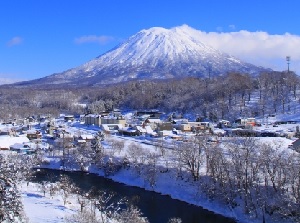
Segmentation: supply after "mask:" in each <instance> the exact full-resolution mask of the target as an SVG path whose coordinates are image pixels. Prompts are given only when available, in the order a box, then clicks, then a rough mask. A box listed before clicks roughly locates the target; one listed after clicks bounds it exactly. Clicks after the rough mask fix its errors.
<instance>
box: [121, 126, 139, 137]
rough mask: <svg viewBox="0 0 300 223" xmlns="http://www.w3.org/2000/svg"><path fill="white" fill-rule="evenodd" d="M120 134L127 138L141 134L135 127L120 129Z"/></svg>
mask: <svg viewBox="0 0 300 223" xmlns="http://www.w3.org/2000/svg"><path fill="white" fill-rule="evenodd" d="M119 133H120V134H121V135H125V136H139V135H141V132H140V131H139V130H138V129H137V128H135V127H123V128H120V129H119Z"/></svg>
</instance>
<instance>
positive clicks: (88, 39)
mask: <svg viewBox="0 0 300 223" xmlns="http://www.w3.org/2000/svg"><path fill="white" fill-rule="evenodd" d="M113 40H114V37H112V36H96V35H88V36H81V37H78V38H75V40H74V42H75V43H76V44H83V43H98V44H106V43H108V42H110V41H113Z"/></svg>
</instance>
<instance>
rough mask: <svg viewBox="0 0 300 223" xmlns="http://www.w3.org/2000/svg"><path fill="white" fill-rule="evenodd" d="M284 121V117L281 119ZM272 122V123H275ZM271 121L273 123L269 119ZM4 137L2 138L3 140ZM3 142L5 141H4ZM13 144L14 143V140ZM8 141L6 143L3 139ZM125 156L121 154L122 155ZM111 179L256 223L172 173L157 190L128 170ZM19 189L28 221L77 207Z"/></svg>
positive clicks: (54, 217) (59, 216)
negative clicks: (201, 195)
mask: <svg viewBox="0 0 300 223" xmlns="http://www.w3.org/2000/svg"><path fill="white" fill-rule="evenodd" d="M281 118H283V117H281ZM272 121H273V120H272ZM269 122H270V120H269ZM297 125H298V124H287V125H279V126H273V125H272V124H271V123H270V124H268V125H263V126H262V127H261V128H260V129H261V130H271V131H278V130H279V131H288V130H293V131H295V129H296V126H297ZM78 129H81V130H84V131H86V132H89V133H95V132H97V131H98V130H99V129H98V128H97V127H95V126H90V127H88V126H84V125H79V124H78V123H75V124H74V125H72V127H69V130H73V131H78ZM112 137H114V138H118V139H121V140H124V141H125V147H127V148H128V147H129V145H130V143H132V142H139V143H141V142H142V140H139V138H131V137H117V136H112ZM0 138H2V137H0ZM2 139H4V138H2ZM257 139H258V140H259V141H261V142H264V143H271V144H272V143H273V144H280V145H281V147H280V148H281V149H288V145H290V144H291V143H292V142H293V141H294V140H295V139H287V138H282V137H260V138H257ZM11 140H12V142H11V143H12V144H14V143H15V141H14V140H13V139H11ZM4 141H6V140H4ZM143 147H144V148H147V149H148V150H151V151H153V152H155V151H156V152H157V150H156V148H155V146H153V145H146V144H143ZM121 155H122V154H121ZM47 160H48V161H51V163H50V165H48V166H47V167H48V168H53V169H60V168H61V167H60V162H59V160H58V159H57V158H54V157H52V158H48V159H47ZM90 172H94V173H97V174H99V175H101V176H103V175H104V173H103V171H102V170H100V171H99V170H96V169H93V168H90ZM111 179H112V180H114V181H117V182H121V183H125V184H127V185H130V186H138V187H141V188H145V189H147V190H155V191H156V192H159V193H162V194H168V195H170V196H171V197H172V198H174V199H179V200H182V201H186V202H188V203H191V204H196V205H199V206H203V207H205V208H207V209H209V210H211V211H214V212H216V213H220V214H222V215H224V216H229V217H235V218H237V219H240V220H241V222H253V221H252V220H253V219H252V220H251V219H250V220H249V219H245V218H244V216H243V215H242V213H237V212H232V210H229V209H227V208H224V207H223V206H218V205H216V204H215V203H211V202H209V201H208V200H207V199H206V198H204V197H200V196H199V191H198V188H197V187H195V186H193V185H192V184H191V183H189V182H184V181H180V180H178V181H177V180H175V179H174V175H172V174H171V173H165V174H164V173H163V174H160V175H159V177H158V179H157V182H156V186H155V188H154V189H153V188H151V187H150V186H149V184H146V183H145V181H144V179H143V177H141V176H138V175H137V174H136V173H135V172H134V171H132V170H131V169H129V170H122V171H120V172H118V173H116V174H115V175H113V176H111ZM19 189H20V191H21V193H22V201H23V204H24V208H25V212H26V214H27V216H28V218H29V222H32V223H35V222H51V223H57V222H64V221H63V218H64V216H68V215H71V214H72V213H74V212H75V211H76V210H78V207H76V205H75V206H74V205H72V203H68V204H67V205H66V206H64V205H63V200H62V198H61V197H59V196H55V197H53V198H51V197H49V195H48V196H47V195H46V196H44V194H43V192H42V191H41V190H40V189H39V186H38V185H37V184H34V183H30V184H29V186H27V185H26V183H22V184H21V185H20V186H19ZM255 222H260V220H259V219H256V220H255Z"/></svg>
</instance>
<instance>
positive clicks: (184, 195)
mask: <svg viewBox="0 0 300 223" xmlns="http://www.w3.org/2000/svg"><path fill="white" fill-rule="evenodd" d="M48 161H49V164H48V165H42V166H40V168H45V169H53V170H62V168H61V166H60V162H59V159H57V158H55V159H48ZM65 171H71V172H73V171H78V172H80V170H79V169H74V168H72V169H68V168H66V169H65ZM88 172H89V173H92V174H95V175H97V176H100V177H105V178H107V179H111V180H113V181H114V182H118V183H122V184H125V185H127V186H133V187H139V188H142V189H145V190H148V191H152V192H156V193H159V194H162V195H168V196H170V197H171V198H172V199H176V200H179V201H183V202H186V203H188V204H192V205H195V206H199V207H202V208H204V209H207V210H209V211H211V212H214V213H216V214H219V215H222V216H224V217H227V218H231V219H235V220H233V222H234V221H236V222H241V223H250V222H251V223H254V222H257V223H261V221H258V220H256V221H253V219H246V218H245V216H243V215H242V213H238V212H236V211H234V210H230V209H228V208H227V207H224V206H223V205H219V204H217V203H216V202H212V201H209V200H208V199H207V198H206V197H205V196H204V195H203V194H201V193H200V192H199V188H198V187H196V186H195V185H194V184H193V182H189V181H183V180H176V176H175V175H176V173H175V172H173V171H172V170H171V169H170V170H169V171H168V172H166V173H161V174H160V175H159V176H157V179H156V184H155V186H153V187H151V186H150V185H149V183H148V182H146V180H145V178H144V177H143V176H139V175H138V174H137V173H136V171H135V170H134V169H131V168H129V169H121V170H120V171H118V172H117V173H115V174H114V175H112V176H105V173H104V171H103V170H101V169H98V168H96V167H94V166H90V167H89V168H88Z"/></svg>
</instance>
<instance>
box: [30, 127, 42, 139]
mask: <svg viewBox="0 0 300 223" xmlns="http://www.w3.org/2000/svg"><path fill="white" fill-rule="evenodd" d="M26 136H27V138H28V139H29V140H32V139H40V138H42V133H41V132H40V131H38V130H34V129H33V130H28V131H27V132H26Z"/></svg>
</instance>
